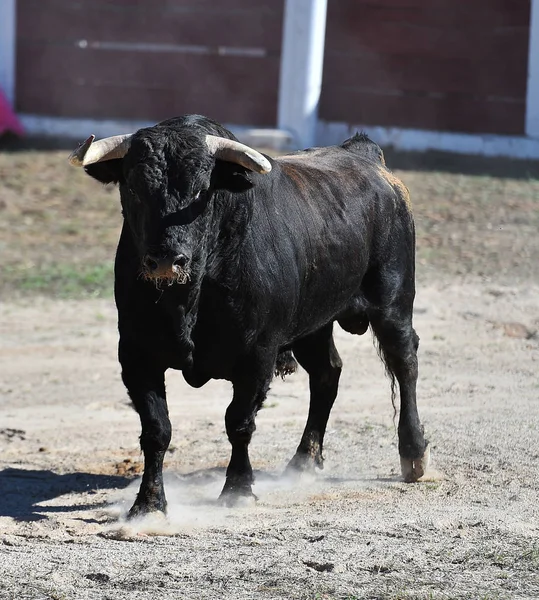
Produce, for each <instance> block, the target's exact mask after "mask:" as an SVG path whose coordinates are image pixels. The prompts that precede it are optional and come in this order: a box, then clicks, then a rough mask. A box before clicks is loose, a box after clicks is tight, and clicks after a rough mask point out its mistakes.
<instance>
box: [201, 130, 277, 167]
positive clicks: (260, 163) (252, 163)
mask: <svg viewBox="0 0 539 600" xmlns="http://www.w3.org/2000/svg"><path fill="white" fill-rule="evenodd" d="M206 144H207V146H208V150H209V151H210V154H213V155H214V156H215V158H219V159H221V160H226V161H228V162H233V163H237V164H238V165H241V166H242V167H245V168H246V169H249V170H250V171H256V172H257V173H263V174H265V173H269V172H270V171H271V163H270V162H269V160H268V159H267V158H266V157H265V156H262V154H260V152H257V151H256V150H254V149H253V148H249V146H246V145H245V144H240V142H236V141H234V140H228V139H226V138H222V137H218V136H216V135H207V136H206Z"/></svg>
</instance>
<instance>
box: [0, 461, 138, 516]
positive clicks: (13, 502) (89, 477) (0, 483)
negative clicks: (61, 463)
mask: <svg viewBox="0 0 539 600" xmlns="http://www.w3.org/2000/svg"><path fill="white" fill-rule="evenodd" d="M132 481H133V480H132V479H130V478H127V477H120V476H117V475H96V474H93V473H66V474H64V475H59V474H58V473H54V472H52V471H45V470H27V469H14V468H8V469H4V470H3V471H0V516H3V517H13V518H14V519H16V520H18V521H38V520H41V519H46V518H47V513H53V512H69V511H79V510H85V509H87V510H95V509H96V508H98V507H99V506H100V505H99V504H87V505H80V504H78V505H76V506H39V504H40V503H41V502H44V501H46V500H52V499H54V498H58V497H59V496H63V495H64V494H69V493H82V492H92V491H97V490H99V489H110V488H115V489H120V488H125V487H127V486H128V485H129V484H130V483H131V482H132Z"/></svg>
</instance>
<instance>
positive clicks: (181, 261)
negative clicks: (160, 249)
mask: <svg viewBox="0 0 539 600" xmlns="http://www.w3.org/2000/svg"><path fill="white" fill-rule="evenodd" d="M188 262H189V259H188V258H187V256H185V254H178V256H176V258H175V259H174V262H173V263H172V264H173V265H174V266H175V267H180V268H181V269H183V268H184V267H185V265H186V264H187V263H188Z"/></svg>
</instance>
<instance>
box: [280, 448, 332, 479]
mask: <svg viewBox="0 0 539 600" xmlns="http://www.w3.org/2000/svg"><path fill="white" fill-rule="evenodd" d="M323 468H324V459H323V458H322V456H321V455H317V456H313V455H312V454H307V453H303V452H296V454H295V455H294V456H293V457H292V459H291V460H290V462H289V463H288V465H287V466H286V470H285V473H286V474H287V475H301V474H303V473H312V474H313V475H314V474H315V473H316V472H317V471H318V470H321V469H323Z"/></svg>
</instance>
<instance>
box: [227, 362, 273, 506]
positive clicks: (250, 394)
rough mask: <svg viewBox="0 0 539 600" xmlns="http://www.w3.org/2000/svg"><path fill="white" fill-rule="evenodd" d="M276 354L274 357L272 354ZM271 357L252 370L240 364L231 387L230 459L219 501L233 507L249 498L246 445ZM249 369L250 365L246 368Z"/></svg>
mask: <svg viewBox="0 0 539 600" xmlns="http://www.w3.org/2000/svg"><path fill="white" fill-rule="evenodd" d="M275 354H276V353H275ZM274 364H275V355H272V357H271V358H268V359H264V360H262V361H261V362H258V363H257V364H256V365H254V366H253V367H252V368H249V367H248V366H247V363H244V365H243V368H242V371H243V372H244V374H242V375H241V376H240V377H238V378H236V379H235V380H234V381H233V382H232V383H233V386H234V396H233V398H232V402H231V403H230V405H229V407H228V409H227V411H226V415H225V424H226V432H227V435H228V439H229V441H230V444H231V445H232V455H231V457H230V462H229V464H228V468H227V471H226V481H225V485H224V487H223V491H222V492H221V496H220V498H219V499H220V501H221V502H222V503H223V504H224V505H225V506H234V505H235V504H236V503H237V502H238V501H240V500H241V499H245V498H253V499H255V500H256V496H255V495H254V494H253V491H252V485H253V483H254V477H253V469H252V467H251V462H250V460H249V443H250V441H251V437H252V435H253V433H254V431H255V429H256V425H255V417H256V413H257V412H258V410H259V409H260V407H261V406H262V403H263V402H264V399H265V397H266V394H267V392H268V389H269V385H270V382H271V379H272V377H273V369H274ZM249 366H250V365H249Z"/></svg>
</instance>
